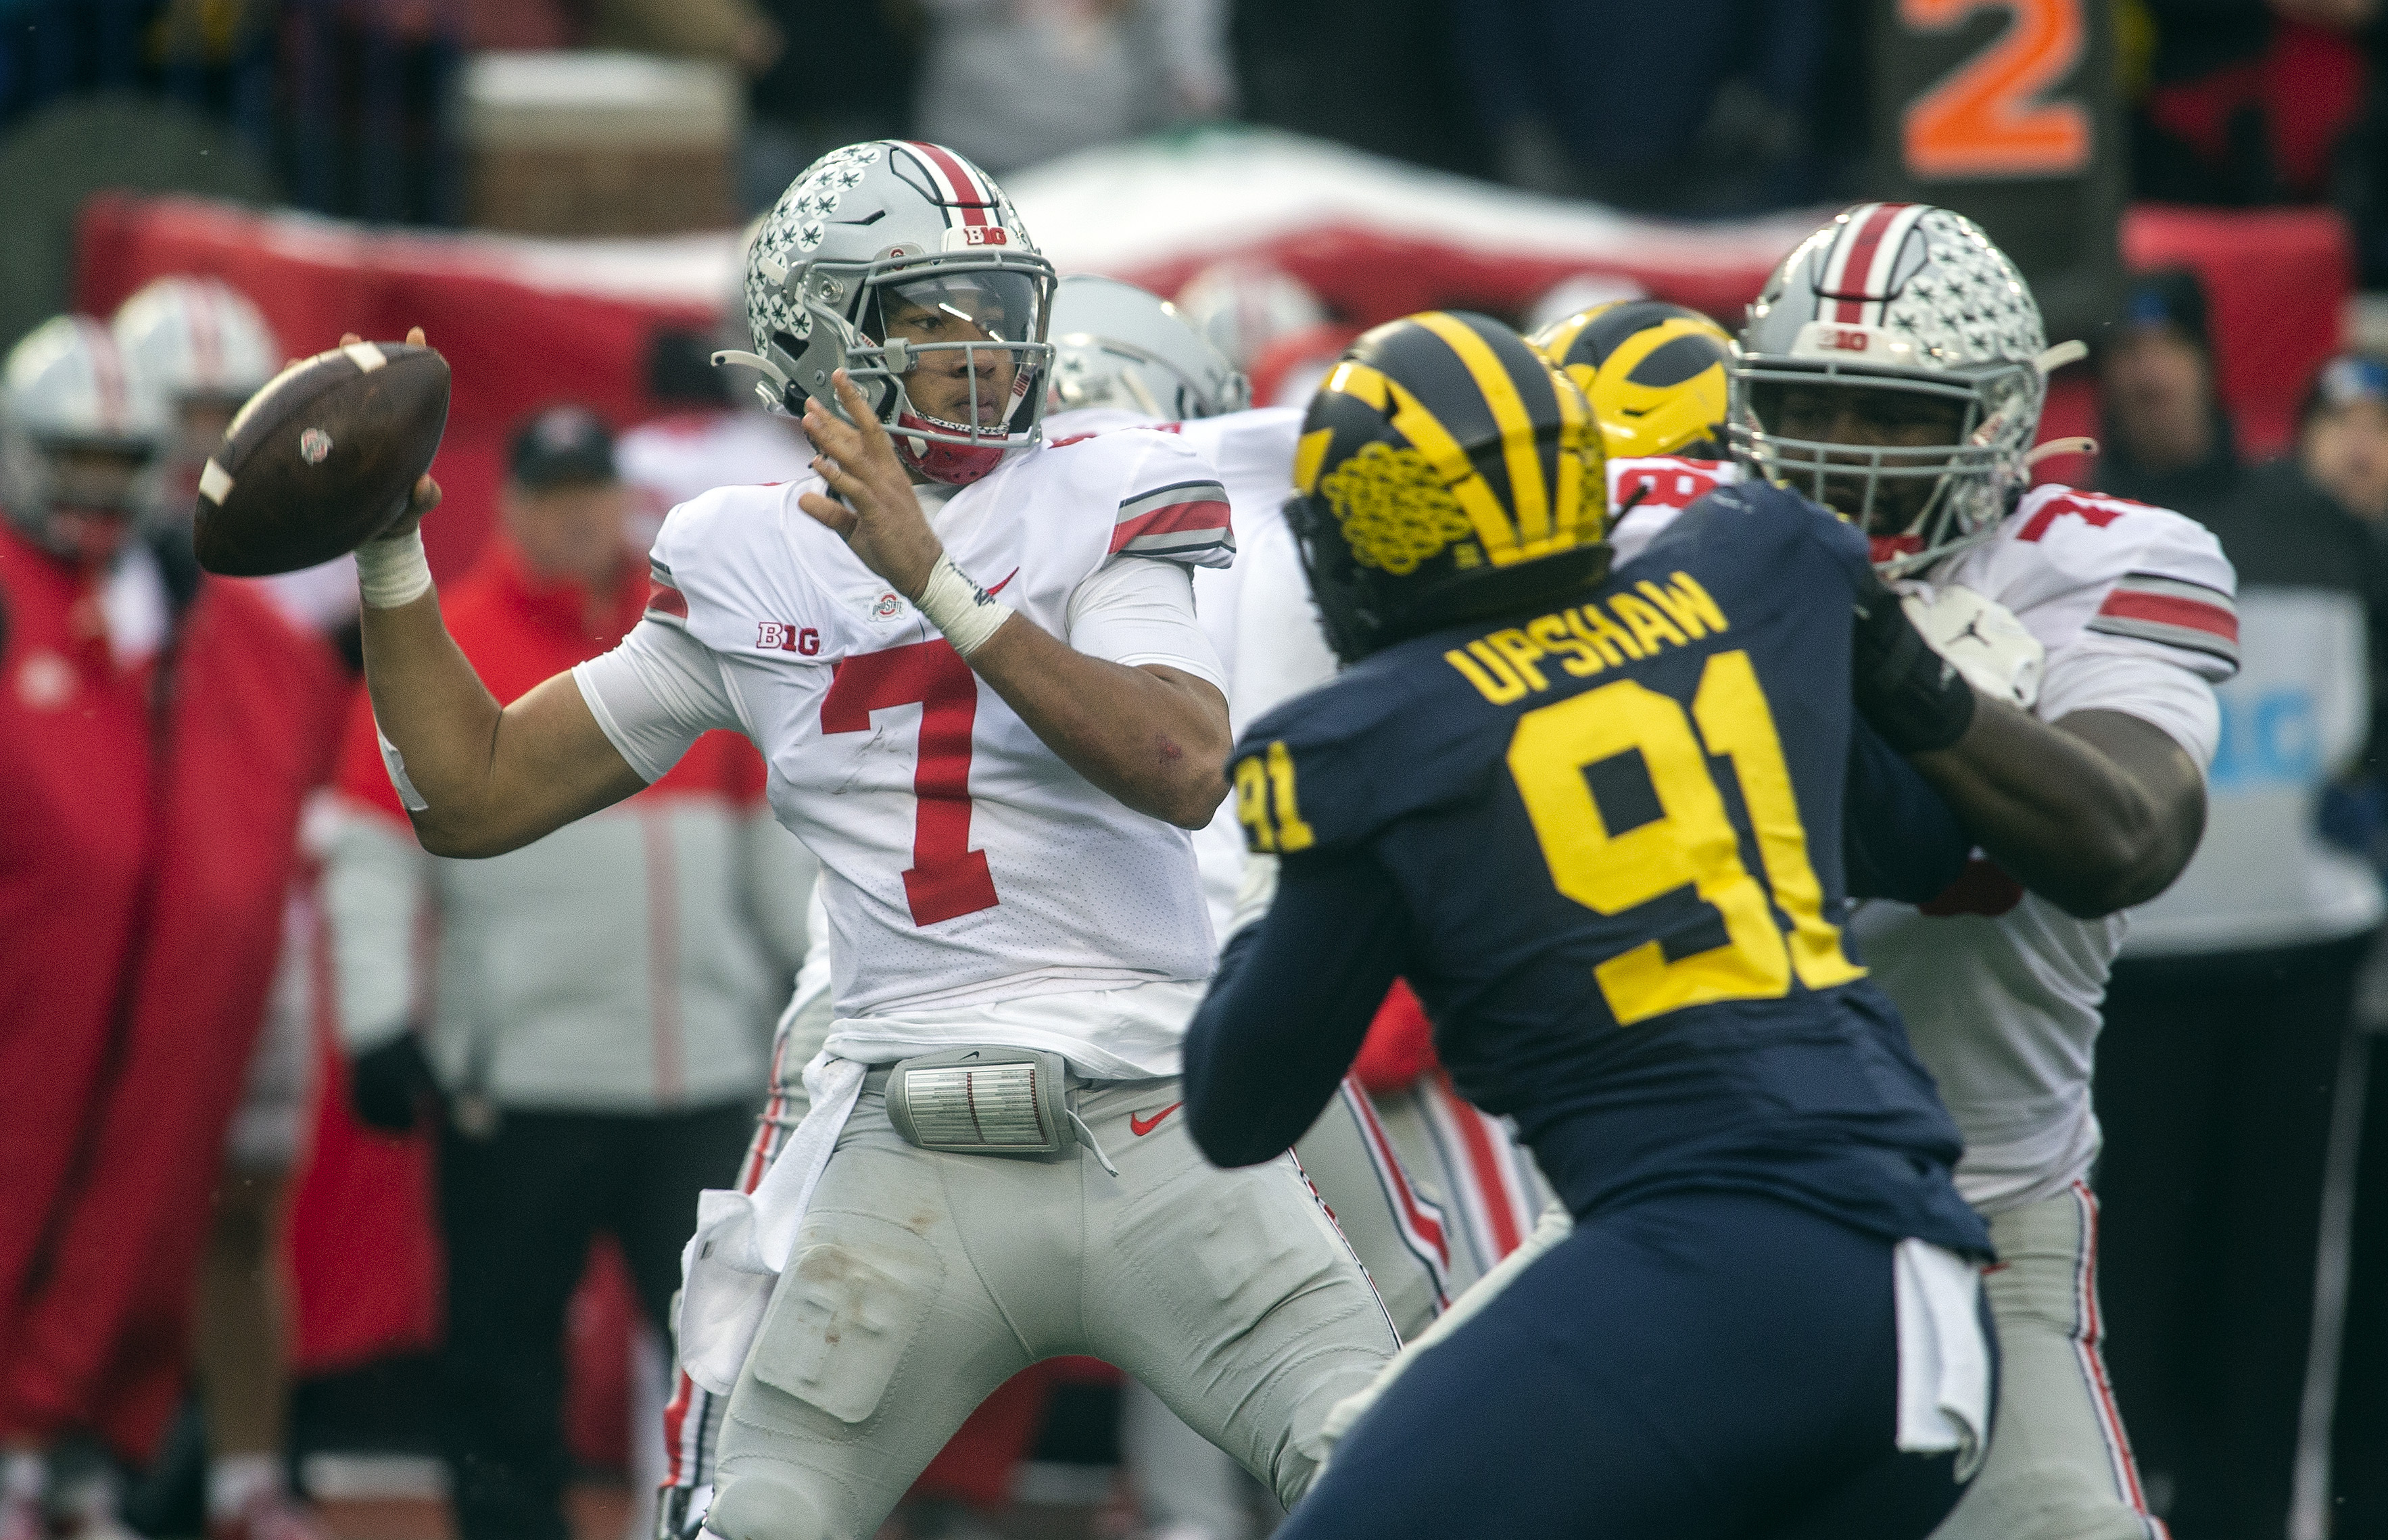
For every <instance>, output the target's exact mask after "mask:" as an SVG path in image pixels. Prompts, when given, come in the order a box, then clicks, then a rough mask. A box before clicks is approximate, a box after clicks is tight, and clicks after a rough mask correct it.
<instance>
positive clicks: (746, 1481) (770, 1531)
mask: <svg viewBox="0 0 2388 1540" xmlns="http://www.w3.org/2000/svg"><path fill="white" fill-rule="evenodd" d="M703 1533H704V1534H710V1535H718V1536H719V1537H720V1540H842V1537H840V1536H833V1535H832V1534H830V1533H829V1528H828V1526H827V1524H826V1523H825V1522H824V1521H823V1520H822V1518H821V1512H820V1509H819V1507H818V1506H817V1505H816V1504H815V1503H814V1502H813V1500H812V1498H811V1497H809V1496H808V1495H806V1493H805V1491H804V1489H803V1488H802V1487H799V1486H797V1485H796V1484H795V1483H794V1482H793V1481H790V1480H788V1479H787V1478H786V1477H784V1476H781V1475H780V1474H778V1473H776V1472H773V1471H769V1470H742V1471H739V1472H738V1473H736V1474H735V1475H731V1474H727V1473H725V1474H724V1475H723V1476H722V1478H721V1490H720V1491H719V1492H718V1493H717V1494H715V1495H714V1498H713V1506H712V1507H711V1508H707V1509H706V1510H705V1529H704V1532H703Z"/></svg>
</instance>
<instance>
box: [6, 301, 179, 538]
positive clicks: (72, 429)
mask: <svg viewBox="0 0 2388 1540" xmlns="http://www.w3.org/2000/svg"><path fill="white" fill-rule="evenodd" d="M170 431H171V425H170V424H169V422H168V418H167V414H166V403H165V401H164V400H163V399H162V398H160V397H159V395H158V394H157V393H156V392H155V391H154V390H152V389H151V388H149V385H148V382H147V381H146V380H144V379H143V378H142V377H141V376H140V375H139V374H138V373H136V372H135V371H133V370H132V369H130V368H128V367H126V361H125V358H124V355H123V353H122V351H121V350H120V349H119V348H118V347H117V345H116V338H115V337H114V335H113V334H111V333H110V332H109V331H108V326H107V325H106V323H104V322H100V321H95V320H94V319H92V318H91V317H90V316H87V315H57V316H52V317H51V318H50V319H49V320H47V321H44V323H42V325H39V326H37V327H35V328H34V329H33V330H32V332H31V333H29V334H28V335H27V336H26V337H25V338H24V340H22V341H20V342H19V343H18V344H17V346H16V347H14V348H12V349H10V350H9V351H8V358H7V362H6V363H5V364H0V509H5V510H6V513H7V515H8V516H9V517H10V518H11V519H13V520H15V522H16V523H17V525H18V527H19V528H22V529H23V530H24V531H25V532H26V533H27V534H29V535H31V536H32V538H33V540H34V541H36V542H38V543H39V544H41V545H43V546H44V547H46V548H47V549H49V550H50V551H53V552H55V553H57V554H58V555H61V556H69V557H74V558H77V559H80V560H86V561H95V560H101V559H104V558H105V557H106V556H107V555H108V554H110V553H111V552H113V550H114V549H115V547H116V544H117V542H118V541H121V538H122V536H123V533H124V531H125V529H126V528H129V526H130V521H131V520H132V519H133V517H134V516H135V515H138V514H139V513H140V512H141V511H142V510H143V509H144V508H145V507H146V506H148V504H149V503H150V502H151V501H152V499H153V498H154V495H155V493H154V487H153V481H152V477H153V476H154V474H155V470H156V466H157V464H158V457H159V451H160V450H161V449H162V448H163V446H164V445H165V442H166V439H167V436H168V434H169V432H170Z"/></svg>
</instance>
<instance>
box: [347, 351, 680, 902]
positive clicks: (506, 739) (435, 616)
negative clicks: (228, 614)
mask: <svg viewBox="0 0 2388 1540" xmlns="http://www.w3.org/2000/svg"><path fill="white" fill-rule="evenodd" d="M406 339H407V340H408V341H409V342H413V343H417V344H420V343H421V342H422V341H423V340H424V337H423V328H421V327H420V326H417V327H415V328H414V329H413V330H412V331H410V332H408V333H407V337H406ZM355 340H356V338H355V337H346V338H344V339H343V341H344V342H353V341H355ZM438 505H439V488H438V484H437V483H435V482H434V481H433V480H432V479H431V477H427V476H426V477H424V478H423V479H422V480H421V481H419V482H417V483H416V484H415V489H414V499H413V508H412V510H411V511H410V512H409V514H408V516H407V517H406V518H405V519H404V520H403V521H402V522H401V524H400V527H399V528H398V529H396V530H395V531H393V532H392V533H390V534H388V535H387V536H385V537H383V538H382V539H380V540H376V541H366V542H365V544H364V545H362V546H361V547H360V548H359V549H358V551H357V573H358V581H359V586H360V587H361V588H362V591H363V597H364V607H363V614H362V627H363V631H364V655H365V685H366V688H367V690H368V691H369V692H370V693H371V694H372V696H373V709H374V719H375V722H376V723H377V724H378V725H379V727H380V729H381V734H382V737H383V739H384V741H385V743H386V745H387V746H386V747H385V748H384V749H383V755H384V757H386V758H387V760H388V761H389V765H390V771H391V778H392V779H393V781H395V782H396V783H398V787H399V795H400V800H401V801H402V802H404V803H405V805H406V809H407V816H408V817H409V818H411V819H413V821H414V834H415V837H416V839H418V840H420V841H421V842H422V845H423V847H424V848H425V849H426V850H428V851H430V852H431V853H432V854H433V855H436V856H498V855H503V854H504V853H505V852H506V851H509V850H514V849H517V848H519V847H521V846H526V845H528V844H529V843H530V842H531V841H533V840H535V839H538V838H539V837H540V835H542V834H550V833H552V832H553V831H554V830H557V829H560V828H562V827H563V826H564V825H565V824H567V823H569V822H571V821H573V820H574V819H577V818H581V817H585V816H586V815H588V814H590V813H593V812H595V811H597V810H598V809H599V808H606V807H611V806H612V805H613V804H615V803H616V802H619V801H621V800H622V799H623V798H624V797H626V796H629V795H630V794H631V793H633V792H636V791H640V790H642V789H644V787H645V786H646V782H645V780H644V779H642V778H641V776H640V774H639V772H638V771H636V770H632V769H631V768H630V766H629V762H628V761H626V760H624V759H623V757H622V756H621V754H620V753H619V752H618V751H616V749H615V747H614V745H612V744H611V743H608V742H607V741H606V738H605V734H604V732H603V729H601V728H600V727H598V725H597V719H596V718H595V717H593V716H591V714H590V711H589V706H588V704H587V703H586V702H585V701H584V700H582V698H581V695H580V690H579V687H578V685H576V684H574V683H573V681H572V676H571V675H570V674H559V675H557V676H556V677H555V678H553V679H551V680H548V681H545V682H544V683H542V684H540V685H539V686H537V687H536V688H534V689H533V690H531V691H530V693H529V694H526V695H524V696H523V697H522V698H521V699H520V700H517V701H515V702H514V703H513V704H512V705H510V706H500V705H499V704H498V700H497V697H496V696H494V695H492V694H489V687H488V686H487V685H485V684H483V683H482V682H481V678H480V676H479V675H478V674H476V673H475V672H474V671H473V666H472V665H471V664H470V663H468V662H466V661H465V659H464V653H463V652H462V651H460V650H459V649H458V648H457V646H456V643H455V642H454V640H453V639H451V637H450V636H449V634H448V628H447V625H446V624H445V623H444V622H443V621H442V620H441V619H440V617H439V596H438V592H437V591H436V590H434V589H433V588H432V586H431V572H430V568H429V567H428V566H426V565H424V558H423V541H422V535H421V533H420V532H419V528H418V527H419V526H420V525H421V523H422V520H423V515H426V514H427V513H429V512H431V510H432V509H434V508H436V507H438Z"/></svg>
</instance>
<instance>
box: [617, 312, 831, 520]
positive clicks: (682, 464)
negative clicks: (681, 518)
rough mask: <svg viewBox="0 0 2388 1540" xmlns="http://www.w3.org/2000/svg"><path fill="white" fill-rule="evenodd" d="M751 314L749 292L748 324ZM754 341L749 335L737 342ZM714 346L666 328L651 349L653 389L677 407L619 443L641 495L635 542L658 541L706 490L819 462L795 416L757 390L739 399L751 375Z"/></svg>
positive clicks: (776, 477)
mask: <svg viewBox="0 0 2388 1540" xmlns="http://www.w3.org/2000/svg"><path fill="white" fill-rule="evenodd" d="M744 314H745V305H744V302H743V299H742V300H741V302H740V304H739V315H740V321H739V325H740V329H741V330H742V331H743V327H744V324H745V323H744ZM748 345H749V344H748V343H747V340H746V338H745V337H743V336H742V337H739V338H738V340H737V342H736V343H735V344H734V346H736V347H739V348H744V347H747V346H748ZM711 350H712V344H710V343H709V342H707V341H706V339H705V338H704V337H696V336H694V335H692V334H690V333H687V332H673V331H666V332H660V333H658V334H656V336H655V338H654V343H653V344H652V347H651V350H650V351H649V354H648V359H647V390H648V393H649V394H650V395H652V396H654V399H655V400H656V401H660V402H662V403H664V404H666V405H667V406H669V407H671V408H673V410H672V411H670V412H668V413H667V414H665V415H663V416H661V417H657V418H655V419H654V420H653V421H652V422H645V423H641V424H640V425H639V426H637V427H634V428H632V429H630V431H629V432H628V433H625V434H623V435H622V441H621V443H620V444H619V445H618V446H616V459H617V460H618V462H619V463H620V465H621V471H622V480H623V482H624V484H626V485H627V486H628V487H629V489H630V493H631V497H632V499H633V502H632V506H631V512H630V528H631V542H632V543H633V544H634V545H636V546H638V547H639V549H640V550H641V551H643V550H645V549H646V548H647V547H648V546H650V545H652V544H654V537H655V531H656V530H658V529H660V528H663V519H664V515H666V514H667V513H670V512H671V511H672V509H674V508H675V507H677V506H679V505H680V503H686V502H687V501H688V500H689V499H690V498H692V497H694V496H696V495H697V494H698V493H700V492H707V491H711V490H713V489H714V488H716V487H734V486H756V485H759V484H764V483H768V482H773V481H794V480H796V479H798V478H799V477H803V476H804V475H805V474H806V472H807V469H808V468H809V467H810V466H811V465H812V451H811V450H810V449H808V448H807V446H806V444H805V440H804V438H803V436H802V435H801V434H800V433H798V432H797V431H796V424H795V420H794V418H792V417H785V416H781V415H778V414H774V413H770V412H767V411H765V410H763V408H762V407H761V406H760V405H758V404H757V403H756V400H755V398H754V397H752V396H747V395H742V396H741V397H739V398H737V399H734V400H733V399H731V398H730V394H729V387H730V385H731V383H732V382H733V381H735V382H736V383H737V384H739V385H741V386H743V384H744V383H745V381H746V380H747V379H748V378H749V377H750V376H748V375H746V374H745V373H744V372H743V371H739V372H736V373H731V372H729V371H724V370H719V369H716V368H714V367H713V366H712V364H711V363H709V362H707V357H708V355H709V353H710V352H711Z"/></svg>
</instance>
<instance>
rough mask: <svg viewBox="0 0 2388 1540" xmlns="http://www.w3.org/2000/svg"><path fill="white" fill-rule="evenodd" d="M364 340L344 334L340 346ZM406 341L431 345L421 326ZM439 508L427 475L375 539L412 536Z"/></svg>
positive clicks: (410, 331) (412, 328)
mask: <svg viewBox="0 0 2388 1540" xmlns="http://www.w3.org/2000/svg"><path fill="white" fill-rule="evenodd" d="M363 340H364V338H363V337H360V336H358V335H357V334H356V333H354V332H342V333H341V334H340V346H341V347H343V348H345V347H348V346H349V344H351V343H355V342H362V341H363ZM406 340H407V341H408V342H409V343H411V344H413V346H415V347H417V348H427V347H429V346H430V345H431V344H430V343H429V342H427V341H426V340H425V339H424V336H423V328H422V327H420V326H409V327H407V328H406ZM292 362H294V363H295V362H297V361H296V360H293V361H292ZM438 506H439V483H438V482H437V481H434V480H432V479H431V477H430V476H429V474H428V473H426V474H425V475H423V476H421V477H417V478H416V479H415V483H414V490H413V492H412V493H410V494H409V495H408V497H407V500H406V512H404V513H403V514H400V515H399V516H398V520H397V522H396V523H394V524H392V525H391V526H390V527H389V528H387V529H385V530H383V531H382V532H381V533H380V534H378V535H375V537H374V539H375V540H386V541H387V540H398V539H400V538H401V537H403V536H406V535H411V534H413V532H414V531H415V529H416V528H418V527H419V526H421V524H422V523H423V515H426V514H427V513H429V512H430V511H431V510H432V509H434V508H437V507H438Z"/></svg>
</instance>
